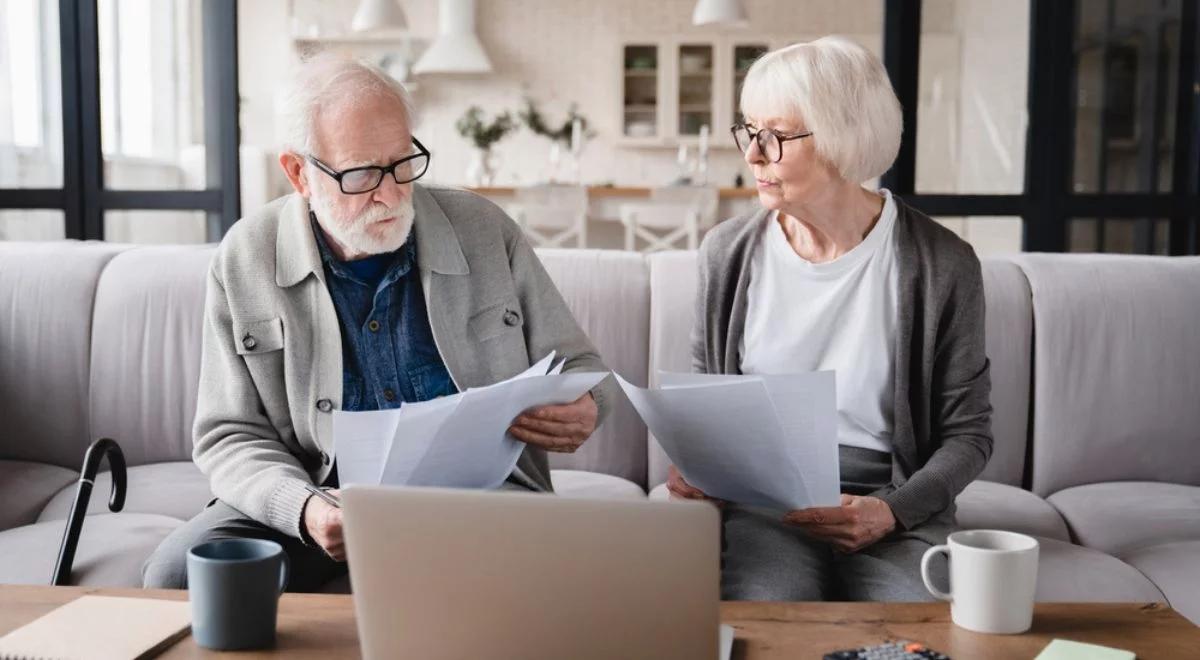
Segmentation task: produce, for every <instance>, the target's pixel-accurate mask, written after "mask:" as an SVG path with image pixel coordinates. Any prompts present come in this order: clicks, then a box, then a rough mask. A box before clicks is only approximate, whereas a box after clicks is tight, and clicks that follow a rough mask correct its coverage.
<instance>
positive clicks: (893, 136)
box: [668, 37, 992, 600]
mask: <svg viewBox="0 0 1200 660" xmlns="http://www.w3.org/2000/svg"><path fill="white" fill-rule="evenodd" d="M741 108H742V114H743V115H744V117H745V123H744V124H739V125H736V126H734V127H733V137H734V139H735V140H736V141H737V145H738V147H739V148H740V149H741V150H742V152H743V154H744V155H745V160H746V164H747V165H749V167H750V169H751V171H752V172H753V173H754V178H755V179H756V180H757V182H758V198H759V201H760V202H761V204H762V207H763V208H761V209H759V210H757V211H755V212H753V213H750V214H748V215H744V216H741V217H737V218H734V219H732V220H729V221H727V222H724V223H722V224H720V225H719V226H717V227H716V228H715V229H714V230H713V231H712V232H710V233H709V234H708V236H707V237H706V238H705V240H704V243H703V245H701V247H700V255H699V263H700V280H699V285H700V286H699V292H698V301H697V318H696V326H695V329H694V331H693V336H692V355H693V369H694V370H695V371H698V372H702V373H712V374H739V373H740V374H779V373H795V372H803V371H812V370H826V369H831V370H834V371H836V372H837V413H838V424H837V434H838V435H837V440H838V444H839V455H840V465H841V489H842V496H841V505H840V506H837V507H829V508H812V509H805V510H800V511H791V512H787V513H782V512H768V511H761V510H751V509H747V508H743V507H739V506H737V505H734V504H727V505H725V516H724V519H725V541H726V548H725V551H724V557H723V559H724V571H723V575H722V592H723V597H724V598H725V599H729V600H926V599H928V598H929V596H928V594H927V592H926V590H925V587H924V586H923V584H922V582H921V577H920V561H921V556H922V554H923V553H924V552H925V550H926V549H927V548H929V547H930V546H931V545H933V544H937V543H944V542H945V537H946V534H947V533H948V532H949V531H951V530H952V528H953V526H954V498H955V496H957V495H958V493H959V492H961V491H962V489H963V488H964V487H965V486H966V485H967V484H968V483H970V482H971V480H972V479H974V478H975V477H976V476H977V475H978V474H979V473H980V471H982V470H983V467H984V465H985V463H987V460H988V457H989V456H990V455H991V451H992V436H991V430H990V423H991V406H990V404H989V402H988V395H989V391H990V388H991V385H990V380H989V376H988V360H987V357H986V356H985V355H984V335H983V332H984V323H983V321H984V305H983V283H982V276H981V272H980V266H979V260H978V259H977V258H976V257H975V254H974V252H973V251H972V249H971V247H970V246H969V245H967V244H966V243H965V242H963V241H962V240H960V239H959V238H958V237H956V236H955V235H954V234H953V233H951V232H950V231H948V230H946V229H944V228H942V227H941V226H940V225H938V224H937V223H935V222H934V221H933V220H931V219H929V217H928V216H926V215H924V214H922V213H921V212H920V211H917V210H916V209H914V208H912V207H910V206H908V205H907V204H905V203H904V201H903V200H901V199H899V198H898V197H896V196H894V195H892V194H891V193H889V192H888V191H887V190H878V191H875V190H869V189H867V188H864V187H863V185H862V182H864V181H868V180H871V179H875V178H876V177H878V176H880V175H881V174H883V173H884V172H885V171H886V170H887V169H888V167H890V166H891V164H892V161H893V160H894V159H895V157H896V152H897V151H898V149H899V145H900V132H901V118H900V104H899V102H898V100H897V99H896V96H895V93H894V92H893V91H892V87H891V84H890V83H889V82H888V77H887V74H886V72H885V71H884V68H883V65H882V63H881V62H880V61H879V59H878V58H876V57H875V56H874V55H872V54H870V53H869V52H867V51H866V50H864V49H863V48H862V47H860V46H858V45H855V44H853V43H851V42H849V41H846V40H844V39H840V38H836V37H826V38H823V39H818V40H816V41H813V42H810V43H802V44H796V45H793V46H789V47H787V48H783V49H780V50H777V51H774V52H771V53H768V54H767V55H765V56H763V57H762V58H761V59H760V60H758V61H757V62H756V63H755V64H754V66H753V67H752V68H751V69H750V71H749V73H748V75H747V76H746V82H745V86H744V88H743V90H742V97H741ZM668 489H669V490H670V493H671V495H672V496H673V497H675V498H689V499H700V498H705V497H706V496H705V494H704V493H702V492H700V491H699V490H697V489H696V488H694V487H692V486H691V485H690V484H688V483H687V482H686V481H685V480H684V479H683V477H682V476H681V475H680V474H679V472H678V470H676V469H675V468H674V467H672V468H671V470H670V475H669V479H668ZM942 569H943V570H944V566H943V567H942Z"/></svg>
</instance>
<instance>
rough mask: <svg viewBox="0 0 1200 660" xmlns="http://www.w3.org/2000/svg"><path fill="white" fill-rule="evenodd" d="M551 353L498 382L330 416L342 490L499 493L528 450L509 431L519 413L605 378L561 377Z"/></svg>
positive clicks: (564, 399) (569, 397)
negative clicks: (372, 488)
mask: <svg viewBox="0 0 1200 660" xmlns="http://www.w3.org/2000/svg"><path fill="white" fill-rule="evenodd" d="M554 357H555V354H554V353H551V354H550V355H547V356H546V357H545V358H543V359H542V360H540V361H539V362H538V363H537V364H535V365H533V366H532V367H530V368H529V369H527V370H526V371H524V372H522V373H520V374H518V375H516V376H514V377H512V378H510V379H508V380H506V381H502V382H499V383H495V384H493V385H488V386H486V387H479V388H472V389H468V390H467V391H465V392H461V393H459V394H455V395H453V396H447V397H441V398H437V399H433V400H430V401H422V402H415V403H405V404H404V405H402V406H401V407H400V408H397V409H394V410H381V411H368V412H346V411H335V412H334V416H333V437H334V451H335V453H336V456H337V461H338V477H339V480H340V482H341V484H342V485H349V484H352V483H355V484H365V485H385V486H388V485H390V486H440V487H452V488H496V487H497V486H499V485H500V484H502V483H503V482H504V480H505V479H507V478H508V475H509V474H511V473H512V470H513V468H514V467H515V466H516V464H517V459H518V458H520V456H521V451H522V450H523V449H524V448H525V445H524V443H522V442H520V441H518V440H516V439H514V438H512V437H511V436H510V435H509V434H508V427H509V425H510V424H511V423H512V420H513V419H514V418H516V416H517V415H519V414H520V413H522V412H524V411H526V410H528V409H530V408H536V407H539V406H544V405H554V404H562V403H570V402H572V401H574V400H576V399H578V398H579V397H581V396H583V394H584V393H585V392H587V391H588V390H590V389H592V388H593V387H595V386H596V385H597V384H599V383H600V381H601V380H603V379H604V377H605V376H607V375H608V374H607V373H592V372H588V373H568V374H563V373H561V372H562V366H563V365H562V363H561V362H559V363H558V364H555V362H554Z"/></svg>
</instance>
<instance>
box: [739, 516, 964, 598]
mask: <svg viewBox="0 0 1200 660" xmlns="http://www.w3.org/2000/svg"><path fill="white" fill-rule="evenodd" d="M723 518H724V520H725V543H726V546H725V550H724V552H722V554H721V559H722V561H723V565H724V567H723V569H722V571H721V598H722V599H723V600H771V601H822V600H850V601H931V600H934V598H933V596H931V595H929V591H928V590H926V589H925V585H924V583H923V582H922V581H921V556H922V555H924V554H925V551H926V550H927V549H929V548H930V547H932V545H931V544H930V543H929V542H928V541H926V540H924V539H922V538H917V537H916V536H913V535H910V534H908V533H906V532H901V533H899V534H891V535H888V536H886V537H884V538H883V539H882V540H880V541H879V542H877V543H875V544H874V545H870V546H868V547H866V548H864V549H862V550H859V551H858V552H854V553H849V554H845V553H841V552H837V551H835V550H834V549H833V548H832V547H831V546H830V545H828V544H827V543H824V542H822V541H818V540H816V539H813V538H811V537H809V536H807V535H805V534H804V533H803V532H802V531H800V529H799V528H797V527H795V526H792V525H788V524H787V523H785V522H783V520H782V514H780V513H778V512H766V511H761V510H757V509H747V508H743V507H738V506H729V507H727V508H726V510H725V511H724V513H723ZM932 568H933V579H934V580H935V585H936V586H938V588H941V589H945V588H946V584H947V571H946V560H945V558H944V557H943V556H938V557H937V558H936V559H935V561H934V563H933V566H932Z"/></svg>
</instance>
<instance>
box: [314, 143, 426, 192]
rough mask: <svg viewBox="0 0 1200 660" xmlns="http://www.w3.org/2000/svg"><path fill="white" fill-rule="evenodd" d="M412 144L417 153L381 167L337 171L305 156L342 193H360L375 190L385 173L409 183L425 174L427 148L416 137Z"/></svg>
mask: <svg viewBox="0 0 1200 660" xmlns="http://www.w3.org/2000/svg"><path fill="white" fill-rule="evenodd" d="M413 146H414V147H416V149H417V153H415V154H413V155H411V156H405V157H404V158H401V159H400V160H398V161H396V162H394V163H392V164H391V165H388V166H386V167H382V166H379V165H367V166H365V167H351V168H350V169H348V170H342V171H340V172H339V171H337V170H335V169H333V168H332V167H330V166H328V165H326V164H325V163H322V162H321V161H320V159H318V158H317V157H316V156H314V155H312V154H309V155H308V156H306V158H308V160H310V161H312V164H313V165H316V166H317V169H319V170H321V171H322V172H324V173H326V174H328V175H329V176H330V177H332V178H333V180H334V181H337V182H338V187H339V188H341V190H342V193H343V194H346V195H361V194H363V193H369V192H371V191H372V190H375V189H376V188H378V187H379V186H380V184H382V183H383V177H384V175H385V174H391V175H392V178H393V179H395V181H396V183H409V182H412V181H416V180H417V179H419V178H421V176H423V175H424V174H425V171H426V170H428V169H429V158H430V153H429V150H428V149H426V148H425V145H423V144H421V141H420V140H418V139H417V138H413Z"/></svg>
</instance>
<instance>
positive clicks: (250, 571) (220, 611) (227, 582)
mask: <svg viewBox="0 0 1200 660" xmlns="http://www.w3.org/2000/svg"><path fill="white" fill-rule="evenodd" d="M187 572H188V576H187V578H188V596H189V598H190V600H191V602H192V635H193V636H194V637H195V638H196V643H197V644H199V645H200V646H203V647H205V648H209V649H216V650H222V651H232V650H238V649H263V648H270V647H272V646H274V645H275V620H276V615H277V613H278V606H279V595H280V594H282V593H283V590H284V588H285V587H286V586H287V581H288V559H287V553H285V552H284V551H283V546H281V545H279V544H278V543H276V542H274V541H266V540H261V539H223V540H220V541H209V542H207V543H201V544H199V545H197V546H194V547H193V548H192V549H191V550H189V551H188V556H187Z"/></svg>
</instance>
